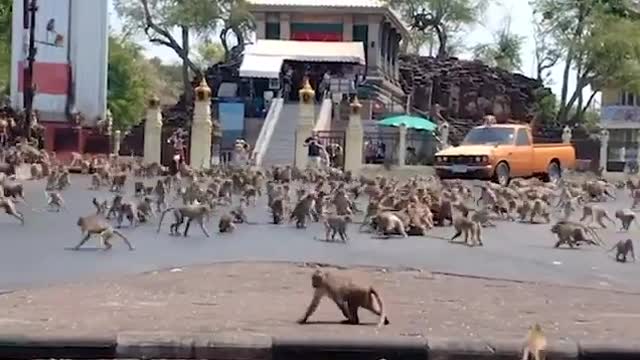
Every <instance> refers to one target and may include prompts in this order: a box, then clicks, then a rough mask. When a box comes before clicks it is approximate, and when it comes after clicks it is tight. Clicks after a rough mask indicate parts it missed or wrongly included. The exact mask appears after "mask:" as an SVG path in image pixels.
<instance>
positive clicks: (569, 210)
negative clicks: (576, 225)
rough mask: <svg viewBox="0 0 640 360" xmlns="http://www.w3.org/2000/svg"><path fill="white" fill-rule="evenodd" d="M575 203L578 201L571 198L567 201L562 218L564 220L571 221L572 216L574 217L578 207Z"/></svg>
mask: <svg viewBox="0 0 640 360" xmlns="http://www.w3.org/2000/svg"><path fill="white" fill-rule="evenodd" d="M575 202H576V199H575V198H571V199H567V200H566V201H564V203H563V204H562V216H563V218H564V220H569V219H570V218H571V215H573V212H574V211H576V207H575V204H574V203H575Z"/></svg>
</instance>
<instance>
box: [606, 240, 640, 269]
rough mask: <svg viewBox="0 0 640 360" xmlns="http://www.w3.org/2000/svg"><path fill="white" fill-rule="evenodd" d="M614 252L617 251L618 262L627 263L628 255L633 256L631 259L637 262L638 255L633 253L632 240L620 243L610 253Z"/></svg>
mask: <svg viewBox="0 0 640 360" xmlns="http://www.w3.org/2000/svg"><path fill="white" fill-rule="evenodd" d="M613 250H616V261H617V262H621V263H625V262H627V255H628V254H631V259H633V261H636V255H635V253H634V252H633V241H632V240H631V239H627V240H620V241H618V242H617V243H616V244H615V245H613V247H612V248H611V249H610V250H609V251H608V252H612V251H613Z"/></svg>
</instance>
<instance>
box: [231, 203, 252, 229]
mask: <svg viewBox="0 0 640 360" xmlns="http://www.w3.org/2000/svg"><path fill="white" fill-rule="evenodd" d="M245 201H246V200H245V199H244V198H240V204H238V206H237V207H236V208H235V209H231V211H230V214H231V216H232V217H233V222H234V223H236V224H247V223H249V221H248V220H247V214H246V212H245V209H246V208H247V205H246V203H245Z"/></svg>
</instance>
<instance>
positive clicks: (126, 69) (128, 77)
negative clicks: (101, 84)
mask: <svg viewBox="0 0 640 360" xmlns="http://www.w3.org/2000/svg"><path fill="white" fill-rule="evenodd" d="M145 63H146V61H145V59H144V57H143V56H142V51H141V48H140V46H139V45H137V44H135V43H133V42H131V41H129V40H127V39H126V38H124V37H116V36H109V68H108V81H107V104H108V105H107V106H108V107H109V109H110V110H111V113H112V115H113V127H114V129H120V130H126V129H128V128H129V127H131V126H133V125H135V124H137V123H138V122H139V121H140V120H141V119H142V116H143V112H144V109H145V100H146V98H147V95H148V90H149V82H148V80H149V77H148V75H147V72H146V71H145Z"/></svg>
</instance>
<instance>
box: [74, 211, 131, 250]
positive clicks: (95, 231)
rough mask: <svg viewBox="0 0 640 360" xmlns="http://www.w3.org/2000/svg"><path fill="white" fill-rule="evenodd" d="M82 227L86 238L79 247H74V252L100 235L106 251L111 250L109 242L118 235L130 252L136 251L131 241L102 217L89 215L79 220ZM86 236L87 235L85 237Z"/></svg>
mask: <svg viewBox="0 0 640 360" xmlns="http://www.w3.org/2000/svg"><path fill="white" fill-rule="evenodd" d="M76 225H78V226H79V227H80V232H81V234H82V235H84V237H83V238H82V240H80V242H79V243H78V245H76V246H74V247H73V248H72V249H73V250H78V249H80V247H81V246H82V245H84V244H85V243H86V242H87V241H89V238H91V235H99V236H100V240H101V243H102V245H103V246H104V250H109V249H111V247H112V245H111V242H110V241H109V240H110V239H111V238H112V237H113V235H118V236H119V237H120V238H121V239H122V240H123V241H124V242H125V244H127V246H128V247H129V250H134V247H133V245H131V243H130V242H129V240H128V239H127V238H126V237H125V236H124V235H122V234H121V233H120V232H119V231H118V230H115V229H113V227H112V226H111V224H109V222H108V221H107V220H106V219H104V218H103V217H102V216H101V215H88V216H84V217H80V218H78V222H77V223H76ZM85 234H86V235H85Z"/></svg>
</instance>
